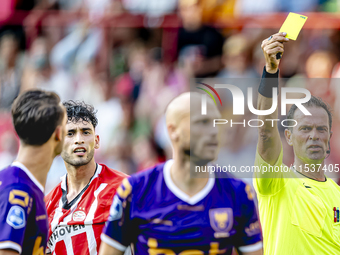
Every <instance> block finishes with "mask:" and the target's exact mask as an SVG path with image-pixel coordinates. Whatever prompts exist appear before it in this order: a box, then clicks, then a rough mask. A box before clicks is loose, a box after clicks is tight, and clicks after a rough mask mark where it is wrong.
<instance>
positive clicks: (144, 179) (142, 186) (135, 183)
mask: <svg viewBox="0 0 340 255" xmlns="http://www.w3.org/2000/svg"><path fill="white" fill-rule="evenodd" d="M165 164H166V163H161V164H158V165H155V166H153V167H151V168H149V169H146V170H144V171H142V172H138V173H136V174H132V175H131V176H130V177H129V178H128V179H127V181H128V182H129V184H130V185H131V187H132V190H133V191H134V192H137V193H140V192H142V191H145V190H146V189H152V187H154V186H155V185H156V183H159V182H162V180H163V168H164V165H165Z"/></svg>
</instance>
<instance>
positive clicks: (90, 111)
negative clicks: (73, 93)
mask: <svg viewBox="0 0 340 255" xmlns="http://www.w3.org/2000/svg"><path fill="white" fill-rule="evenodd" d="M63 105H64V106H65V107H66V112H67V120H68V121H70V122H73V123H77V122H78V121H79V120H82V121H86V122H89V123H92V125H93V127H94V128H96V126H97V124H98V119H97V117H96V113H97V111H95V110H94V107H93V106H92V105H89V104H86V103H85V102H80V101H73V100H69V101H66V102H64V103H63Z"/></svg>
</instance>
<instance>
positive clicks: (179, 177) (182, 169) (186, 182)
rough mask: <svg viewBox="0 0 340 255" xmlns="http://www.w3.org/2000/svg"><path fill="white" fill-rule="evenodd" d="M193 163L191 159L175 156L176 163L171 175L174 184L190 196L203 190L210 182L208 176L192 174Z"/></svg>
mask: <svg viewBox="0 0 340 255" xmlns="http://www.w3.org/2000/svg"><path fill="white" fill-rule="evenodd" d="M191 168H194V166H193V164H192V163H190V161H189V160H186V159H180V158H176V157H174V163H173V165H172V167H171V170H170V176H171V179H172V181H173V182H174V184H175V185H176V186H177V187H178V188H179V189H180V190H182V191H183V192H184V193H186V194H187V195H188V196H191V197H192V196H194V195H196V194H197V193H198V192H199V191H201V190H202V189H203V188H204V187H205V185H206V184H207V182H208V180H209V179H208V178H204V177H202V176H200V177H199V178H198V177H196V178H195V177H193V176H192V175H191V173H190V172H191V170H192V169H191Z"/></svg>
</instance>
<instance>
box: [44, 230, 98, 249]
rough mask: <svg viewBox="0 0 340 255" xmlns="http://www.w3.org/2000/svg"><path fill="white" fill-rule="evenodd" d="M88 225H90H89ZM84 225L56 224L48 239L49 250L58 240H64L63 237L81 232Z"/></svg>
mask: <svg viewBox="0 0 340 255" xmlns="http://www.w3.org/2000/svg"><path fill="white" fill-rule="evenodd" d="M90 227H92V226H91V225H90ZM85 228H86V226H85V225H68V226H58V227H57V228H56V229H55V230H54V231H53V233H52V234H51V236H50V238H49V240H48V244H47V245H48V248H49V249H50V250H51V251H54V248H55V244H56V243H57V242H58V241H60V240H64V238H70V237H71V236H74V235H77V234H80V233H83V232H84V231H86V230H85Z"/></svg>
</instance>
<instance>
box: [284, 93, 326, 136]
mask: <svg viewBox="0 0 340 255" xmlns="http://www.w3.org/2000/svg"><path fill="white" fill-rule="evenodd" d="M302 105H303V106H305V107H321V108H323V109H325V111H326V112H327V114H328V124H329V131H331V129H332V112H331V111H332V110H331V108H330V106H329V105H328V104H327V103H325V102H323V101H322V99H321V98H319V97H315V96H312V97H311V99H310V100H309V101H308V102H307V103H303V104H302ZM296 109H297V106H296V105H295V104H294V105H292V107H291V108H290V110H289V112H288V116H287V118H288V119H294V113H295V110H296ZM293 125H294V122H293V121H289V126H293ZM289 129H290V130H291V131H293V129H292V128H291V127H290V128H289Z"/></svg>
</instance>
